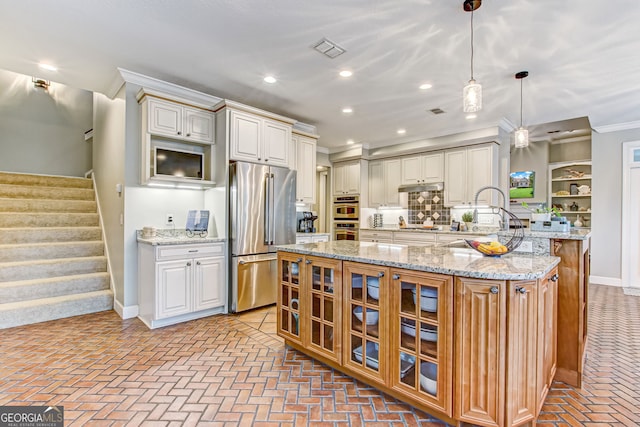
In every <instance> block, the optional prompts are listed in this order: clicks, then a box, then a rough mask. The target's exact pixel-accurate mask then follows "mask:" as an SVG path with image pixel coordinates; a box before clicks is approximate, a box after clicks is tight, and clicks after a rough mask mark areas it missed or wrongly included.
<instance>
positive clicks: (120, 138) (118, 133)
mask: <svg viewBox="0 0 640 427" xmlns="http://www.w3.org/2000/svg"><path fill="white" fill-rule="evenodd" d="M93 102H94V103H93V111H94V117H93V120H94V136H93V144H94V150H93V157H94V159H93V173H94V176H95V181H96V191H97V193H98V201H99V203H100V210H101V213H102V221H103V224H104V238H105V241H106V245H107V250H108V252H109V265H110V268H111V276H112V278H113V285H114V290H115V294H116V295H115V297H116V301H117V302H119V303H120V304H122V305H124V303H125V299H124V287H125V280H124V256H125V254H124V251H123V244H124V242H123V230H124V228H123V226H122V224H121V223H120V219H121V215H122V214H123V213H124V199H125V197H126V189H125V191H124V192H123V193H122V194H118V193H117V192H116V184H118V183H120V184H124V161H123V159H124V143H125V138H124V128H125V123H124V120H125V99H124V89H122V90H121V91H120V92H119V93H118V95H116V97H115V98H114V99H113V100H111V99H109V98H107V97H106V96H104V95H102V94H98V93H96V94H94V96H93Z"/></svg>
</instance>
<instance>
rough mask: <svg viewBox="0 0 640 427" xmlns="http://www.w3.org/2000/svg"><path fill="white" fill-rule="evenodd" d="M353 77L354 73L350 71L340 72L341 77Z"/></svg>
mask: <svg viewBox="0 0 640 427" xmlns="http://www.w3.org/2000/svg"><path fill="white" fill-rule="evenodd" d="M352 75H353V72H351V71H349V70H342V71H340V76H341V77H351V76H352Z"/></svg>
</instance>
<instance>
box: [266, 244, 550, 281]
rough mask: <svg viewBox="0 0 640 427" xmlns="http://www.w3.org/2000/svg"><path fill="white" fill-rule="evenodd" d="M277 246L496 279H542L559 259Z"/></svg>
mask: <svg viewBox="0 0 640 427" xmlns="http://www.w3.org/2000/svg"><path fill="white" fill-rule="evenodd" d="M277 249H278V251H283V252H292V253H297V254H302V255H314V256H319V257H325V258H333V259H340V260H343V261H355V262H361V263H365V264H375V265H382V266H386V267H398V268H404V269H408V270H416V271H426V272H431V273H440V274H446V275H453V276H462V277H473V278H477V279H496V280H531V279H539V278H542V277H544V276H545V275H546V274H547V273H548V272H549V271H551V269H552V268H553V267H555V266H556V265H557V264H558V263H559V262H560V258H557V257H550V256H536V255H529V254H525V255H520V254H514V253H511V254H507V255H503V256H502V257H499V258H494V257H487V256H484V255H482V254H480V253H478V252H477V251H474V250H473V249H470V248H469V249H464V248H446V247H436V246H431V247H420V246H406V245H394V244H382V243H368V242H351V241H332V242H319V243H307V244H302V245H285V246H278V247H277Z"/></svg>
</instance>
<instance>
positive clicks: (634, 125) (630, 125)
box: [592, 120, 640, 133]
mask: <svg viewBox="0 0 640 427" xmlns="http://www.w3.org/2000/svg"><path fill="white" fill-rule="evenodd" d="M638 128H640V120H636V121H634V122H625V123H617V124H613V125H603V126H593V127H592V129H593V130H594V131H596V132H598V133H608V132H618V131H621V130H630V129H638Z"/></svg>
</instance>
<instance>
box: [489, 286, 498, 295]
mask: <svg viewBox="0 0 640 427" xmlns="http://www.w3.org/2000/svg"><path fill="white" fill-rule="evenodd" d="M490 292H491V293H492V294H497V293H498V287H497V286H492V287H491V289H490Z"/></svg>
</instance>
